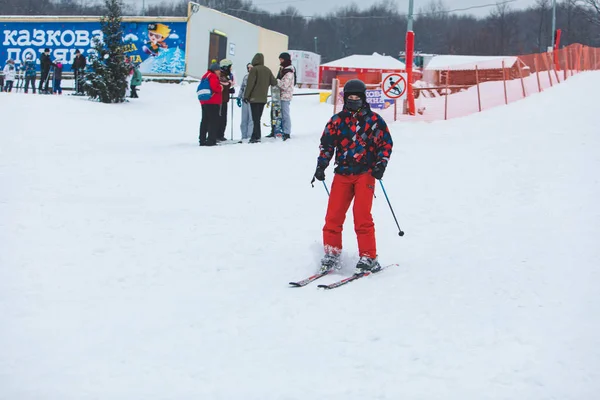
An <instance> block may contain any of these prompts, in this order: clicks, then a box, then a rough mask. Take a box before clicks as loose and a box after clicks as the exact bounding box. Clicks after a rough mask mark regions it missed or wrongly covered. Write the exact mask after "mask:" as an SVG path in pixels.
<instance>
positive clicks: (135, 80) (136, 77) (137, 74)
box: [131, 64, 142, 99]
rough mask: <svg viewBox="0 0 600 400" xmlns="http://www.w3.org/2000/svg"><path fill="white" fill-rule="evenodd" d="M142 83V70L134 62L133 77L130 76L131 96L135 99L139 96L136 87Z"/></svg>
mask: <svg viewBox="0 0 600 400" xmlns="http://www.w3.org/2000/svg"><path fill="white" fill-rule="evenodd" d="M141 84H142V71H140V66H139V65H136V64H134V66H133V77H132V78H131V98H132V99H137V98H139V96H138V94H137V87H138V86H140V85H141Z"/></svg>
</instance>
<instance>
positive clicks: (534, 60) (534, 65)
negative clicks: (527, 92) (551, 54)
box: [533, 54, 542, 93]
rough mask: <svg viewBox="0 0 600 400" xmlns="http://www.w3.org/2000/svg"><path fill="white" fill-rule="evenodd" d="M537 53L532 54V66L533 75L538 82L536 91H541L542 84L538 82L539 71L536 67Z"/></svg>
mask: <svg viewBox="0 0 600 400" xmlns="http://www.w3.org/2000/svg"><path fill="white" fill-rule="evenodd" d="M537 57H538V55H537V54H534V56H533V67H534V68H535V75H536V77H537V83H538V93H541V92H542V84H541V83H540V71H539V69H538V63H537Z"/></svg>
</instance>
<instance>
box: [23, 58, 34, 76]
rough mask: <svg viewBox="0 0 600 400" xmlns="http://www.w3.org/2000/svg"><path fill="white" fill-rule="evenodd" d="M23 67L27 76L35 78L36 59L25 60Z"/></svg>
mask: <svg viewBox="0 0 600 400" xmlns="http://www.w3.org/2000/svg"><path fill="white" fill-rule="evenodd" d="M21 68H23V70H24V71H25V76H26V77H28V78H33V77H35V76H36V66H35V61H33V60H28V61H25V62H24V63H23V66H22V67H21Z"/></svg>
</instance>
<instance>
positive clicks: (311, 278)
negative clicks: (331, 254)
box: [290, 270, 332, 287]
mask: <svg viewBox="0 0 600 400" xmlns="http://www.w3.org/2000/svg"><path fill="white" fill-rule="evenodd" d="M331 272H332V270H330V271H327V272H323V273H318V274H314V275H313V276H309V277H308V278H306V279H303V280H301V281H298V282H290V285H292V286H293V287H302V286H306V285H308V284H309V283H311V282H314V281H316V280H317V279H319V278H322V277H324V276H325V275H329V274H330V273H331Z"/></svg>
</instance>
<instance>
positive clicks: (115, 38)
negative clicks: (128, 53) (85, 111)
mask: <svg viewBox="0 0 600 400" xmlns="http://www.w3.org/2000/svg"><path fill="white" fill-rule="evenodd" d="M104 3H105V7H106V14H105V15H103V16H102V17H101V18H100V25H101V27H102V37H95V38H94V48H93V51H92V54H91V55H90V63H91V65H90V67H91V71H90V72H89V73H88V74H87V76H86V83H85V91H86V93H87V94H88V95H89V96H90V97H91V98H93V99H99V100H100V101H101V102H102V103H122V102H123V101H125V93H126V91H127V75H128V73H129V67H128V66H127V64H126V63H125V54H124V53H123V47H122V46H123V29H122V27H121V21H122V17H121V15H122V14H121V0H104Z"/></svg>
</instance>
